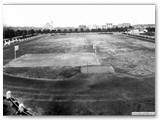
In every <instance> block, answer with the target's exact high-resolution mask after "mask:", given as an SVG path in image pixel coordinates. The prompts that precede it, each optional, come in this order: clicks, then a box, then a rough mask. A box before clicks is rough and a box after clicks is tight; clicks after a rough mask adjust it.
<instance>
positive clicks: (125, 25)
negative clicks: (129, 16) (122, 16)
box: [118, 23, 131, 28]
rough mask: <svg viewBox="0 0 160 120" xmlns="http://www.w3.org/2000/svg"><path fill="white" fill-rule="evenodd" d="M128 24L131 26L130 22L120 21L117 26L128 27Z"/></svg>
mask: <svg viewBox="0 0 160 120" xmlns="http://www.w3.org/2000/svg"><path fill="white" fill-rule="evenodd" d="M129 26H131V24H130V23H121V24H118V27H123V28H124V27H129Z"/></svg>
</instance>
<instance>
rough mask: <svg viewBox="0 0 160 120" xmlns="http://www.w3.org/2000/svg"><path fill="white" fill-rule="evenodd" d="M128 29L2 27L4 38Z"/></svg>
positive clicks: (122, 28)
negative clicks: (19, 28) (16, 28)
mask: <svg viewBox="0 0 160 120" xmlns="http://www.w3.org/2000/svg"><path fill="white" fill-rule="evenodd" d="M130 29H133V27H132V26H129V27H115V28H108V29H104V28H98V29H83V28H80V29H78V28H75V29H63V30H61V29H57V30H50V29H43V30H42V29H39V30H34V29H30V30H15V29H13V28H11V27H4V28H3V39H5V38H13V37H17V36H22V37H25V36H27V35H32V36H33V35H37V34H47V33H89V32H125V31H128V30H130ZM147 30H148V31H151V32H154V31H155V28H147Z"/></svg>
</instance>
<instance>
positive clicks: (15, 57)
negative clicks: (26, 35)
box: [14, 50, 16, 59]
mask: <svg viewBox="0 0 160 120" xmlns="http://www.w3.org/2000/svg"><path fill="white" fill-rule="evenodd" d="M14 58H15V59H16V50H14Z"/></svg>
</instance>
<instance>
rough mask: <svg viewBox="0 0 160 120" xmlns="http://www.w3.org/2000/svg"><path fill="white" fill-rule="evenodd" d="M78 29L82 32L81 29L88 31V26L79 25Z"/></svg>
mask: <svg viewBox="0 0 160 120" xmlns="http://www.w3.org/2000/svg"><path fill="white" fill-rule="evenodd" d="M78 29H79V30H81V29H83V30H86V29H87V26H86V25H79V27H78Z"/></svg>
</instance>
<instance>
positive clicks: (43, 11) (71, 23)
mask: <svg viewBox="0 0 160 120" xmlns="http://www.w3.org/2000/svg"><path fill="white" fill-rule="evenodd" d="M51 21H53V26H54V27H78V26H79V25H93V24H97V25H104V24H106V23H113V24H114V25H117V24H119V23H131V24H132V25H134V24H155V5H3V24H5V25H8V26H33V27H43V26H44V25H45V24H46V23H47V22H51Z"/></svg>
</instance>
